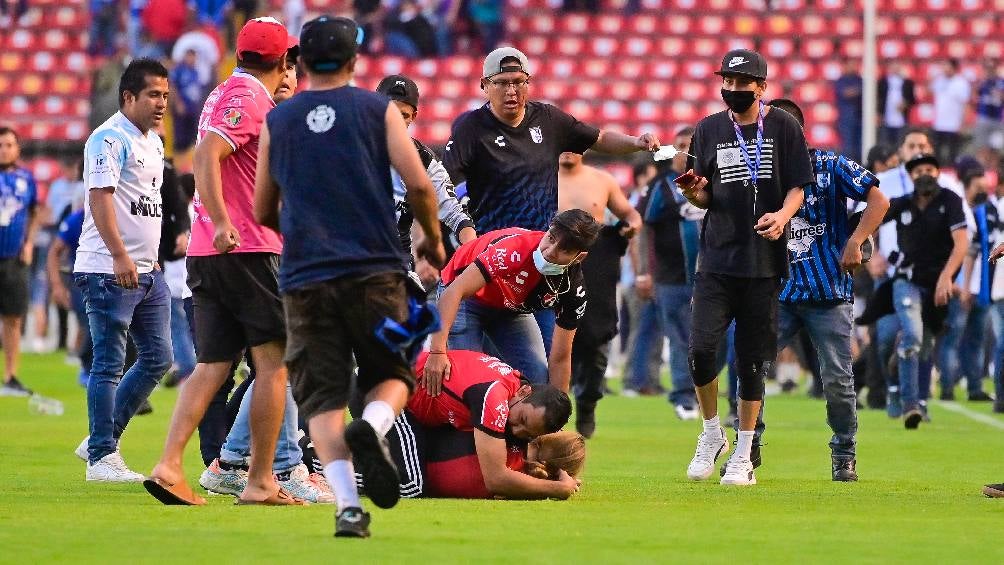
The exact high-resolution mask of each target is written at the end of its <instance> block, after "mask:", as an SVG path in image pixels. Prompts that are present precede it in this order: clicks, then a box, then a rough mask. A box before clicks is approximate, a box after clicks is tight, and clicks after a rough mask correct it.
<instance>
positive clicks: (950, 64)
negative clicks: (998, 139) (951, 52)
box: [931, 59, 971, 163]
mask: <svg viewBox="0 0 1004 565" xmlns="http://www.w3.org/2000/svg"><path fill="white" fill-rule="evenodd" d="M931 94H932V96H933V97H934V124H933V129H934V146H935V149H936V150H937V152H938V153H937V155H938V159H939V160H940V161H941V162H942V163H952V162H954V161H955V157H956V156H957V155H958V154H959V149H960V148H961V146H962V137H961V136H960V135H959V131H960V130H961V129H962V122H963V120H964V119H965V117H966V108H968V107H969V97H970V96H971V89H970V86H969V81H968V80H966V77H964V76H962V72H961V70H960V67H959V61H958V60H957V59H949V60H948V61H945V62H944V63H942V64H941V66H940V68H939V69H938V70H936V71H935V77H934V79H933V80H932V81H931Z"/></svg>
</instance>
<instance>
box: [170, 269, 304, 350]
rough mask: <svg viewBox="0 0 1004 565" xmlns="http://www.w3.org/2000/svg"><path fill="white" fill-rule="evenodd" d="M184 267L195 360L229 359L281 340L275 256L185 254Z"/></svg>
mask: <svg viewBox="0 0 1004 565" xmlns="http://www.w3.org/2000/svg"><path fill="white" fill-rule="evenodd" d="M187 265H188V287H189V288H191V289H192V306H193V312H194V313H193V316H194V317H195V351H196V355H197V356H198V360H199V362H200V363H219V362H223V361H227V362H233V361H236V360H237V358H238V357H240V355H241V353H242V352H243V351H244V350H245V349H246V348H248V347H255V346H258V345H263V344H266V343H270V342H273V341H284V340H285V339H286V325H285V320H284V319H283V314H282V299H281V298H280V297H279V256H278V255H276V254H275V253H226V254H223V255H209V256H206V257H189V258H188V261H187Z"/></svg>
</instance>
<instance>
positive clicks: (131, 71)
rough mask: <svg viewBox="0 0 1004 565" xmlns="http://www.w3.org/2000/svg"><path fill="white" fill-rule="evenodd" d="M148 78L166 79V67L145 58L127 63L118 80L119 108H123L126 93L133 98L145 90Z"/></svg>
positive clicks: (154, 60)
mask: <svg viewBox="0 0 1004 565" xmlns="http://www.w3.org/2000/svg"><path fill="white" fill-rule="evenodd" d="M149 76H153V77H160V78H167V77H168V72H167V67H165V66H164V65H163V64H162V63H161V62H160V61H157V60H156V59H148V58H146V57H143V58H140V59H133V61H132V62H131V63H129V66H128V67H126V70H125V72H124V73H122V78H121V79H120V80H119V108H122V107H123V106H125V93H126V92H130V93H132V95H133V96H137V97H138V96H139V93H140V92H142V91H143V89H144V88H146V77H149Z"/></svg>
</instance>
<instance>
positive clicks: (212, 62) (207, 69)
mask: <svg viewBox="0 0 1004 565" xmlns="http://www.w3.org/2000/svg"><path fill="white" fill-rule="evenodd" d="M188 51H195V59H194V60H192V65H193V66H194V67H195V70H196V71H198V73H199V82H200V83H202V84H203V85H206V86H208V85H209V84H210V83H213V82H215V79H216V65H218V64H219V62H220V57H221V51H222V48H221V44H220V41H219V35H217V34H216V32H215V30H214V28H213V27H212V26H210V25H203V26H200V27H196V28H193V29H189V30H188V31H186V32H185V33H183V34H182V35H181V37H179V38H178V41H176V42H175V43H174V47H173V48H172V49H171V60H172V61H174V62H175V64H179V63H182V62H183V61H185V57H186V54H187V53H188ZM207 93H208V91H207ZM201 108H202V103H201V102H200V103H199V109H201ZM196 111H198V110H196Z"/></svg>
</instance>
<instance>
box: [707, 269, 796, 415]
mask: <svg viewBox="0 0 1004 565" xmlns="http://www.w3.org/2000/svg"><path fill="white" fill-rule="evenodd" d="M780 290H781V279H780V278H778V277H767V278H751V277H733V276H730V275H720V274H715V273H697V278H696V281H695V284H694V302H693V308H692V310H691V323H690V327H691V330H690V351H689V353H690V355H689V357H690V372H691V376H692V377H693V379H694V384H695V385H696V386H699V387H700V386H704V385H707V384H708V383H710V382H712V381H713V380H714V379H715V378H716V377H717V376H718V371H717V369H718V347H719V344H720V343H721V342H722V341H723V340H724V339H725V332H726V330H727V329H728V327H729V324H731V323H732V321H733V320H735V323H736V339H735V351H736V372H737V374H738V377H739V397H740V398H742V399H743V400H763V390H764V378H765V377H766V375H767V372H768V371H769V370H770V367H771V365H773V363H774V359H775V358H776V357H777V307H778V292H780Z"/></svg>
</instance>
